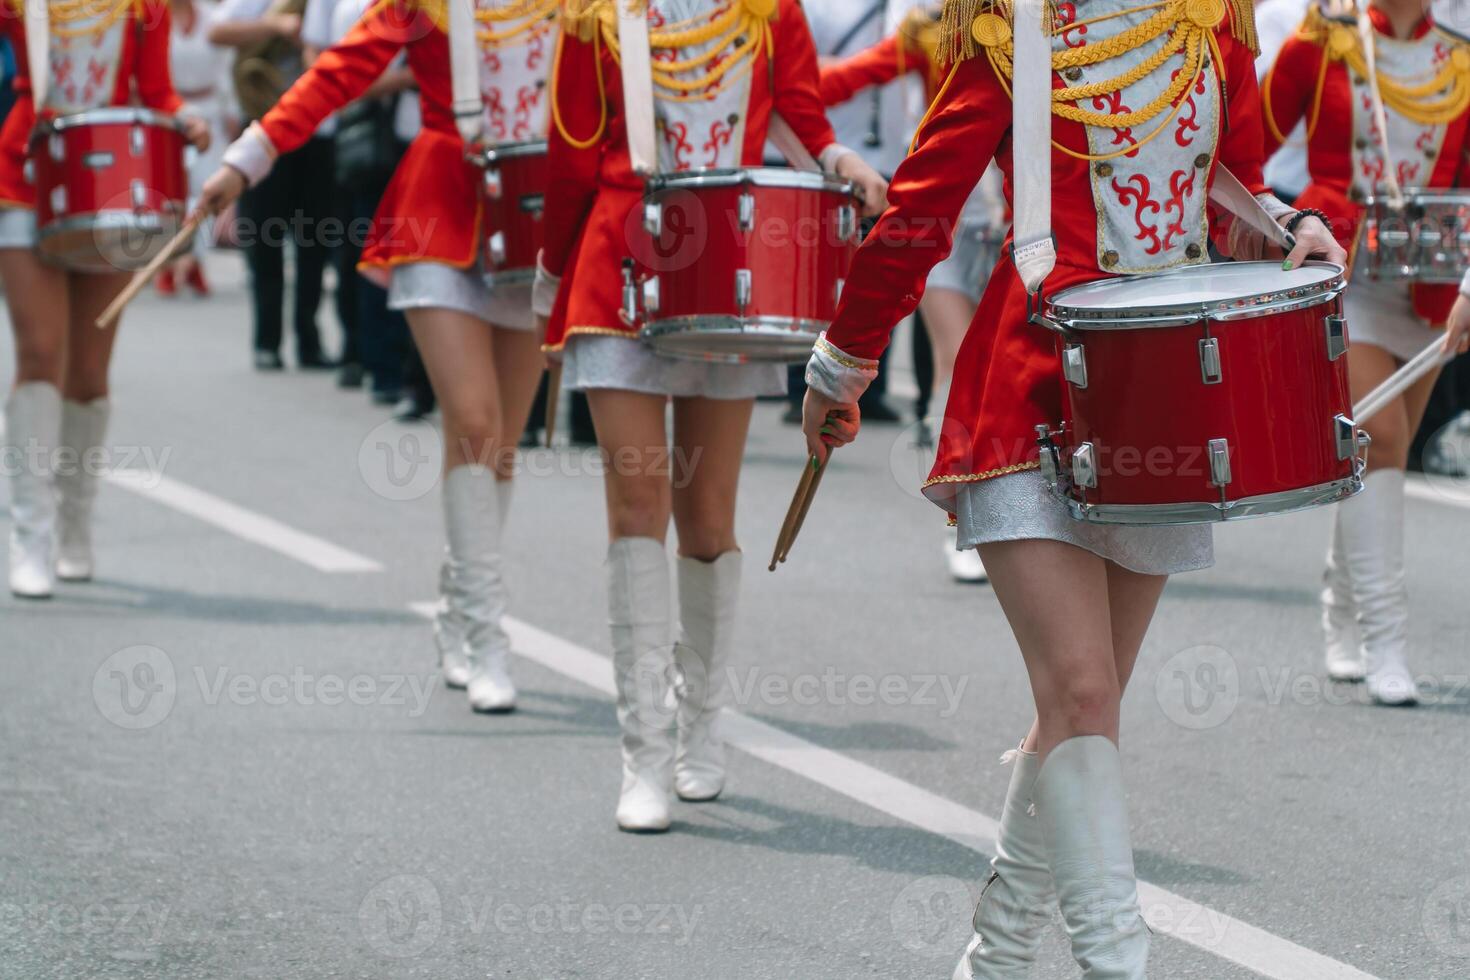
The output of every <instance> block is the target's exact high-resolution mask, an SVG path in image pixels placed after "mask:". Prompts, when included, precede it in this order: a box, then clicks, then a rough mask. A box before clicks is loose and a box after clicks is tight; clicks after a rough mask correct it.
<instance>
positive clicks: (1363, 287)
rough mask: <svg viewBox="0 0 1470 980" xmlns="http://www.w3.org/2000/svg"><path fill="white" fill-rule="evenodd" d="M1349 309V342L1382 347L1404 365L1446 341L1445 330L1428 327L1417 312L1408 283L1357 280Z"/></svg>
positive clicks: (1349, 296)
mask: <svg viewBox="0 0 1470 980" xmlns="http://www.w3.org/2000/svg"><path fill="white" fill-rule="evenodd" d="M1345 305H1346V307H1347V309H1346V313H1347V321H1348V340H1349V341H1350V342H1351V343H1354V344H1372V345H1373V346H1374V347H1381V348H1383V349H1384V350H1386V351H1388V352H1389V353H1390V354H1392V355H1393V356H1394V357H1396V358H1398V359H1399V360H1401V361H1411V360H1413V359H1414V355H1416V354H1418V353H1419V352H1420V351H1422V350H1423V349H1424V348H1426V347H1428V346H1429V345H1430V344H1431V343H1433V342H1434V340H1435V339H1436V338H1438V339H1443V338H1444V331H1443V330H1437V329H1435V328H1434V327H1432V326H1430V325H1429V324H1427V323H1425V322H1424V320H1423V318H1421V317H1420V316H1419V314H1418V313H1415V312H1414V303H1413V301H1412V300H1411V299H1410V298H1409V287H1408V286H1407V285H1406V284H1404V283H1399V282H1374V281H1373V280H1371V279H1368V278H1366V277H1364V276H1354V277H1353V281H1352V282H1351V283H1350V284H1349V285H1348V289H1347V301H1346V304H1345Z"/></svg>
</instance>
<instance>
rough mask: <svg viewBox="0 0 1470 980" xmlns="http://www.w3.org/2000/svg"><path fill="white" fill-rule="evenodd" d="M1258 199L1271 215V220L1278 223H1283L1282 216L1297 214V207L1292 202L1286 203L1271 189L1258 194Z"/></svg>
mask: <svg viewBox="0 0 1470 980" xmlns="http://www.w3.org/2000/svg"><path fill="white" fill-rule="evenodd" d="M1256 200H1257V201H1260V202H1261V207H1263V208H1265V209H1266V213H1267V214H1269V215H1270V216H1271V220H1272V221H1275V222H1276V223H1277V224H1280V223H1281V219H1282V218H1285V217H1289V216H1290V215H1293V214H1296V208H1294V207H1292V206H1291V205H1290V204H1286V203H1285V202H1283V201H1282V200H1281V198H1279V197H1277V196H1276V195H1275V194H1272V193H1270V192H1269V191H1268V192H1266V193H1265V194H1257V195H1256Z"/></svg>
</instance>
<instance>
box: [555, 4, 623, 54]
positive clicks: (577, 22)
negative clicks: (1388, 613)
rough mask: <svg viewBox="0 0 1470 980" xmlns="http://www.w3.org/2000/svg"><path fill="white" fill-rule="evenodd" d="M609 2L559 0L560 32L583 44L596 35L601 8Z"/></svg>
mask: <svg viewBox="0 0 1470 980" xmlns="http://www.w3.org/2000/svg"><path fill="white" fill-rule="evenodd" d="M610 2H611V0H561V25H562V30H563V31H564V32H565V33H567V34H570V35H571V36H572V37H575V38H576V39H577V40H579V41H581V42H583V43H584V44H585V43H590V42H591V41H592V36H593V35H594V34H595V33H597V29H598V22H599V21H600V19H601V15H602V8H603V7H606V6H608V5H609V3H610Z"/></svg>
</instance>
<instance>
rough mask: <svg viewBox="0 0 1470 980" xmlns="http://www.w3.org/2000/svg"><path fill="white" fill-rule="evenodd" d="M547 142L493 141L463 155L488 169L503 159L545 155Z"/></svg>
mask: <svg viewBox="0 0 1470 980" xmlns="http://www.w3.org/2000/svg"><path fill="white" fill-rule="evenodd" d="M548 152H549V144H548V143H547V142H546V140H525V141H524V142H519V143H495V144H492V145H487V146H482V147H479V148H478V149H475V150H471V151H469V152H468V153H466V154H465V157H466V158H467V159H468V160H469V161H470V163H473V164H474V165H475V166H477V167H484V168H486V169H489V168H490V167H492V166H494V165H495V164H497V163H500V162H502V161H504V160H520V159H524V158H526V157H541V156H546V154H547V153H548Z"/></svg>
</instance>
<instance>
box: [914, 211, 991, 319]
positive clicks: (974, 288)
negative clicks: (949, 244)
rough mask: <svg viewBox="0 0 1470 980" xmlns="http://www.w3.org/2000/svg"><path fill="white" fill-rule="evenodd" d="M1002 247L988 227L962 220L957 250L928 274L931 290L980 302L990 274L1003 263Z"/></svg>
mask: <svg viewBox="0 0 1470 980" xmlns="http://www.w3.org/2000/svg"><path fill="white" fill-rule="evenodd" d="M1000 246H1001V243H1000V242H998V241H994V240H993V237H992V235H991V232H990V228H989V225H988V224H986V223H985V222H981V221H966V220H964V219H961V220H960V223H959V226H958V227H957V228H955V232H954V247H953V248H952V249H951V250H950V253H949V255H948V256H947V257H946V258H945V260H944V261H943V262H941V263H939V264H938V265H936V266H935V267H934V268H933V269H932V270H931V271H930V273H929V282H928V285H927V287H926V288H928V289H948V290H950V291H951V292H956V293H962V294H964V295H966V296H968V297H970V299H971V300H972V301H973V302H976V303H978V302H980V297H981V296H982V295H983V294H984V292H985V287H986V285H987V284H989V282H990V273H991V271H992V270H993V269H994V268H995V263H996V262H997V261H999V260H1000Z"/></svg>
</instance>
